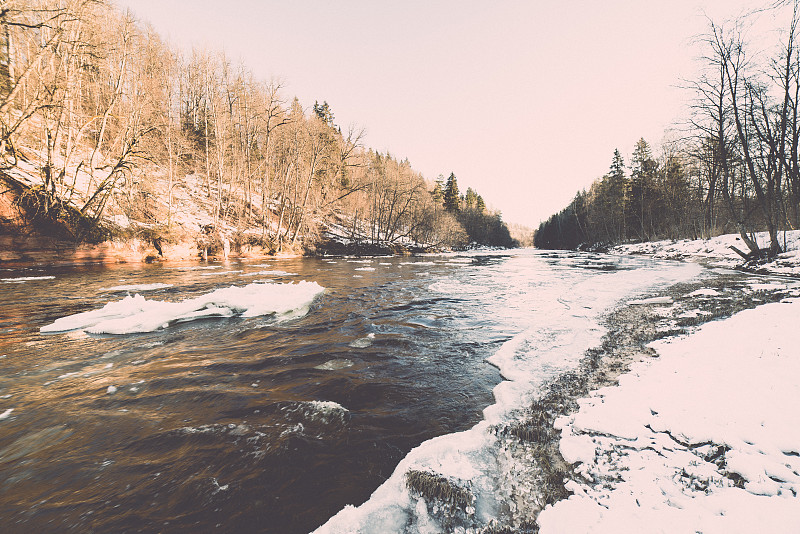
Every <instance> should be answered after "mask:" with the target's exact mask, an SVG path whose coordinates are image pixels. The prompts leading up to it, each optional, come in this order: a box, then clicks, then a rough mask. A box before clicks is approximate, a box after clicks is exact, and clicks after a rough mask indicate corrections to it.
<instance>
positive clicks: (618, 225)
mask: <svg viewBox="0 0 800 534" xmlns="http://www.w3.org/2000/svg"><path fill="white" fill-rule="evenodd" d="M607 182H608V183H607V188H608V189H607V193H608V198H607V201H608V209H607V211H608V214H609V215H611V222H612V224H613V234H615V235H612V236H610V237H611V238H612V239H615V240H623V241H624V240H625V239H626V237H627V227H626V224H625V217H626V212H627V205H628V197H629V194H630V191H629V189H630V187H629V184H628V180H627V178H626V177H625V161H624V160H623V159H622V155H620V153H619V150H618V149H614V157H613V158H612V160H611V167H610V168H609V173H608V175H607Z"/></svg>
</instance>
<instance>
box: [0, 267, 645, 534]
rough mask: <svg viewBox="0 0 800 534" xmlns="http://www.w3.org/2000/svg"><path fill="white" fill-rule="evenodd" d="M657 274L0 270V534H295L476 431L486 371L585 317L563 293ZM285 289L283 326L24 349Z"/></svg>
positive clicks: (176, 331) (206, 325) (487, 400)
mask: <svg viewBox="0 0 800 534" xmlns="http://www.w3.org/2000/svg"><path fill="white" fill-rule="evenodd" d="M657 268H658V266H655V265H654V264H653V263H652V262H648V261H646V260H637V259H630V258H629V259H619V258H618V259H608V258H604V257H600V256H592V255H581V254H568V253H560V254H542V253H536V252H532V251H515V252H509V253H492V254H486V253H483V254H473V255H447V256H426V257H418V258H368V259H355V258H340V259H328V260H326V259H282V260H272V261H268V262H244V263H239V262H231V263H224V264H222V263H218V264H214V263H210V264H197V263H192V264H189V263H187V264H174V263H171V264H164V265H141V266H130V265H124V266H91V265H90V266H72V267H61V268H49V269H45V268H36V267H29V268H14V269H5V270H0V518H2V520H3V527H2V528H3V531H5V532H89V531H96V532H139V531H142V532H187V531H188V532H208V531H219V532H276V533H288V534H291V533H301V532H309V531H310V530H313V529H315V528H316V527H318V526H319V525H321V524H322V523H324V522H325V521H326V520H327V519H328V518H329V517H331V516H333V515H334V514H336V512H338V511H339V510H340V509H342V507H343V506H345V505H347V504H356V505H357V504H360V503H362V502H364V501H365V500H366V499H367V498H369V496H370V494H371V493H372V492H373V491H374V490H375V489H376V488H377V487H378V486H379V485H380V484H381V483H382V482H384V481H385V480H386V479H387V478H388V477H389V476H390V475H391V474H392V473H393V471H394V470H395V467H396V466H397V464H398V462H400V461H401V460H402V459H403V458H404V457H405V456H406V455H407V454H408V453H409V451H410V450H411V449H412V448H414V447H416V446H417V445H419V444H420V443H422V442H424V441H426V440H429V439H430V438H433V437H435V436H441V435H444V434H451V433H454V432H459V431H463V430H466V429H469V428H472V427H473V426H474V425H476V423H478V422H479V421H481V420H482V419H483V417H484V415H483V410H484V409H485V408H486V407H487V406H490V405H492V404H493V403H495V398H494V396H493V394H492V390H493V388H494V387H495V386H496V385H497V384H498V383H500V382H501V381H502V377H501V375H500V372H499V371H498V369H497V368H496V367H494V366H493V365H491V364H490V363H488V362H487V361H486V359H487V358H488V357H490V356H492V355H494V354H496V353H498V351H499V350H500V348H501V347H502V346H503V344H504V343H506V342H508V341H509V340H511V339H512V338H514V337H515V336H517V335H518V334H520V332H523V331H525V330H526V329H528V330H529V329H531V328H535V326H536V324H537V322H538V321H542V320H543V319H542V317H543V315H542V314H547V313H549V310H553V309H560V310H572V311H571V312H570V313H572V314H573V315H575V313H577V312H576V311H575V310H578V309H582V308H586V309H588V308H590V307H591V306H592V305H591V303H590V304H587V305H584V306H580V305H578V303H579V300H580V299H579V298H578V296H577V295H576V294H575V288H576V287H578V285H579V284H580V283H582V282H585V281H588V280H602V277H604V276H609V275H610V274H612V273H615V272H619V271H625V270H638V271H648V270H650V271H649V272H656V270H657ZM301 280H305V281H309V282H316V283H317V284H319V286H322V287H324V288H325V291H324V292H323V293H321V294H319V295H317V296H316V297H315V298H314V299H313V301H312V302H311V304H310V306H309V305H306V304H307V303H306V304H302V305H298V306H297V308H298V309H296V310H294V313H293V314H292V315H291V316H288V317H287V316H281V315H280V314H278V315H276V314H270V313H267V314H264V315H258V316H256V317H245V316H233V317H225V316H223V317H210V318H209V317H205V318H200V319H198V320H193V321H180V322H178V321H170V322H168V323H165V324H164V325H163V326H164V327H163V328H159V329H157V330H155V331H152V332H144V333H129V334H124V335H111V334H102V333H100V334H93V333H87V332H86V331H85V329H84V330H80V329H79V330H71V331H62V332H55V333H43V332H40V328H42V327H47V326H48V325H51V324H52V323H54V321H56V320H57V319H60V318H63V317H66V316H71V315H74V314H77V313H80V312H86V311H90V310H97V309H100V308H103V306H104V305H106V304H107V303H109V302H116V301H120V300H122V299H123V298H124V297H125V296H126V295H128V294H131V295H133V294H135V293H139V294H141V295H142V296H143V297H145V298H146V299H147V300H148V301H169V302H185V301H187V300H188V299H192V298H194V297H198V296H200V295H205V294H208V293H210V292H212V291H214V290H217V289H219V288H224V287H229V286H232V285H233V286H238V287H244V286H247V285H248V284H253V283H256V284H260V283H273V284H288V283H293V282H299V281H301ZM608 280H611V279H610V278H609V279H608ZM251 287H256V286H248V291H249V288H251ZM598 287H602V284H600V285H599V286H598ZM604 305H605V304H604ZM148 313H149V312H144V314H145V316H146V315H147V314H148ZM592 313H595V314H596V313H599V310H594V311H593V312H592ZM221 315H225V314H222V313H221ZM228 315H230V314H228ZM245 315H247V314H245ZM89 330H91V329H89ZM527 350H528V351H529V352H530V350H531V349H530V348H528V349H527ZM578 356H579V355H578ZM495 363H496V362H495ZM547 366H548V368H547V370H546V372H547V373H548V374H549V375H553V374H557V373H558V371H559V364H558V362H557V361H556V362H555V363H554V362H548V363H547ZM504 372H505V371H504Z"/></svg>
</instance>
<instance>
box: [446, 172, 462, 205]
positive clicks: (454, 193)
mask: <svg viewBox="0 0 800 534" xmlns="http://www.w3.org/2000/svg"><path fill="white" fill-rule="evenodd" d="M444 207H445V209H446V210H447V211H458V210H459V193H458V181H457V180H456V175H455V174H453V173H452V172H451V173H450V176H448V178H447V184H446V185H445V188H444Z"/></svg>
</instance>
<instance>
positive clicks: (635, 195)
mask: <svg viewBox="0 0 800 534" xmlns="http://www.w3.org/2000/svg"><path fill="white" fill-rule="evenodd" d="M657 167H658V164H657V162H656V161H655V160H654V159H653V156H652V153H651V151H650V145H648V144H647V141H645V140H644V138H641V139H639V141H638V142H637V143H636V147H635V148H634V150H633V155H632V156H631V179H630V204H629V209H628V224H627V227H628V229H629V230H630V232H631V233H633V232H637V233H638V234H639V239H642V240H647V239H649V238H650V236H651V235H652V234H653V232H654V228H653V210H654V208H655V207H656V206H655V203H656V184H655V176H656V170H657Z"/></svg>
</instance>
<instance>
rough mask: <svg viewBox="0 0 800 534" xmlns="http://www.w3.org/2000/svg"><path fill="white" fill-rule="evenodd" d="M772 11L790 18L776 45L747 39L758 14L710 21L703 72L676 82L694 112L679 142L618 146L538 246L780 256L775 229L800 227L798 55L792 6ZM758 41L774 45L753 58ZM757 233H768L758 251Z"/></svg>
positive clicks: (546, 226) (542, 232) (542, 230)
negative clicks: (656, 247)
mask: <svg viewBox="0 0 800 534" xmlns="http://www.w3.org/2000/svg"><path fill="white" fill-rule="evenodd" d="M778 4H779V5H777V7H773V8H771V9H774V10H777V9H784V10H785V9H786V8H789V9H790V12H791V15H790V17H788V19H789V20H788V22H787V23H786V25H785V28H784V31H783V32H781V33H780V34H779V36H778V37H777V39H776V37H775V35H772V34H770V35H766V36H765V35H753V34H752V33H751V32H752V28H753V27H754V23H755V22H757V21H756V20H755V19H756V17H757V16H759V14H760V13H754V14H750V15H745V16H742V17H740V18H738V19H736V20H733V21H729V22H725V23H723V24H719V23H716V22H714V21H709V27H708V31H707V33H706V34H705V35H703V36H702V38H701V43H702V46H703V49H704V50H703V56H702V58H701V59H700V60H701V61H702V72H701V74H700V75H699V76H698V77H697V79H695V80H691V81H689V82H685V86H686V90H687V91H688V92H689V93H690V95H691V98H692V105H691V113H690V117H689V118H688V119H687V120H685V121H684V124H683V126H682V127H680V128H679V129H678V130H679V134H680V135H678V136H677V137H675V138H674V139H670V140H668V141H665V142H663V143H662V146H661V149H660V151H659V153H658V154H654V152H653V150H652V148H651V147H650V145H649V144H648V143H647V142H646V141H645V140H644V139H640V140H639V141H638V142H637V143H636V146H635V147H633V152H632V156H631V159H630V163H629V164H628V165H626V164H625V162H624V160H623V157H622V155H621V154H620V152H619V150H616V151H615V152H614V154H613V156H612V158H611V164H610V167H609V170H608V172H607V173H606V174H605V175H603V176H602V177H601V178H599V179H597V180H595V181H594V183H592V185H591V187H589V188H588V190H584V191H580V192H578V193H577V194H576V195H575V197H574V199H573V200H572V202H570V203H569V205H568V206H567V207H565V208H564V209H563V210H562V211H560V212H559V213H556V214H554V215H552V216H550V217H549V218H548V219H547V220H546V221H544V222H543V223H541V225H540V226H539V228H538V229H537V231H536V233H535V236H534V244H535V246H537V247H539V248H549V249H575V248H579V247H582V246H583V247H591V248H598V247H599V248H602V247H604V246H607V245H612V244H616V243H622V242H631V241H651V240H658V239H681V238H692V239H697V238H709V237H712V236H716V235H720V234H724V233H738V234H739V235H740V236H741V239H742V242H743V243H744V245H745V246H746V250H737V252H738V253H739V254H740V255H741V256H743V257H745V258H747V259H756V258H768V257H774V256H775V255H776V254H778V253H779V252H781V250H782V248H783V247H782V244H781V232H782V231H784V230H794V229H797V228H798V227H800V118H799V117H800V50H798V45H797V42H796V38H797V37H798V30H797V24H798V2H797V1H795V2H793V3H791V4H789V3H787V2H782V3H778ZM786 4H788V5H786ZM771 9H768V10H767V11H768V12H769V11H770V10H771ZM765 37H768V38H771V39H773V40H776V42H774V43H771V44H770V45H769V46H767V47H766V51H762V49H761V48H760V47H757V46H756V45H755V44H754V41H756V38H759V39H763V38H765ZM757 231H766V232H767V233H768V235H769V243H767V244H766V246H764V245H763V244H762V245H761V246H760V245H759V244H758V243H757V242H756V239H755V237H754V233H755V232H757Z"/></svg>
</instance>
